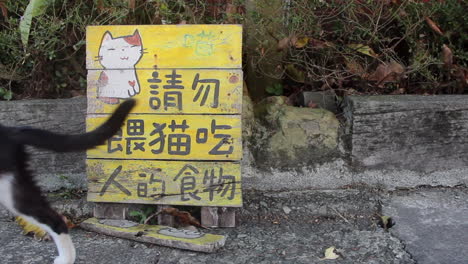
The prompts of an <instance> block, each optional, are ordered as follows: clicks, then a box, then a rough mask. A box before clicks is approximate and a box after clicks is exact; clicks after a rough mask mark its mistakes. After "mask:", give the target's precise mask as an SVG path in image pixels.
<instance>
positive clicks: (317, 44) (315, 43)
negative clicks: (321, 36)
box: [309, 39, 333, 49]
mask: <svg viewBox="0 0 468 264" xmlns="http://www.w3.org/2000/svg"><path fill="white" fill-rule="evenodd" d="M309 44H310V46H311V47H312V48H314V49H323V48H327V47H332V46H333V44H332V43H330V42H325V41H321V40H318V39H310V40H309Z"/></svg>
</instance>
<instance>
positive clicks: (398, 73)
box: [368, 61, 405, 86]
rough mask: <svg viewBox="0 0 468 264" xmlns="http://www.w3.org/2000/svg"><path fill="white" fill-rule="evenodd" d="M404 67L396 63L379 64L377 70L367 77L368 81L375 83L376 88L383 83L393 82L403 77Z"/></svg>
mask: <svg viewBox="0 0 468 264" xmlns="http://www.w3.org/2000/svg"><path fill="white" fill-rule="evenodd" d="M404 72H405V67H403V65H401V64H399V63H398V62H395V61H392V62H390V63H381V64H380V65H379V66H377V69H376V70H375V71H374V72H373V73H372V74H370V75H369V78H368V80H370V81H376V82H377V85H378V86H382V85H383V83H385V82H395V81H398V80H400V79H401V78H402V77H403V74H404Z"/></svg>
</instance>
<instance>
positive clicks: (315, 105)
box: [307, 101, 318, 108]
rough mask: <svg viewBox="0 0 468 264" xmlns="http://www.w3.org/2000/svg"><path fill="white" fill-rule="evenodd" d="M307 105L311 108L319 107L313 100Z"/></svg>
mask: <svg viewBox="0 0 468 264" xmlns="http://www.w3.org/2000/svg"><path fill="white" fill-rule="evenodd" d="M307 107H309V108H318V104H316V103H314V102H313V101H310V102H309V103H308V104H307Z"/></svg>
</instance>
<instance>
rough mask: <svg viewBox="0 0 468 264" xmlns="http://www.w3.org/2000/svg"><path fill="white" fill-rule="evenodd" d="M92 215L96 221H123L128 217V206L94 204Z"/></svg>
mask: <svg viewBox="0 0 468 264" xmlns="http://www.w3.org/2000/svg"><path fill="white" fill-rule="evenodd" d="M93 215H94V217H95V218H98V219H119V220H124V219H126V217H127V215H128V206H127V205H125V204H115V203H114V204H112V203H95V204H94V210H93Z"/></svg>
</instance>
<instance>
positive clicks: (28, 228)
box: [15, 216, 50, 241]
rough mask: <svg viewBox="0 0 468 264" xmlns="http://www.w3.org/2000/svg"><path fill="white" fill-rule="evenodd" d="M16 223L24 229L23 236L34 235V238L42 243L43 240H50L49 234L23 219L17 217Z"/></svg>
mask: <svg viewBox="0 0 468 264" xmlns="http://www.w3.org/2000/svg"><path fill="white" fill-rule="evenodd" d="M15 222H16V223H18V225H19V226H20V227H21V229H23V235H25V236H27V235H29V234H32V235H33V236H34V238H35V239H37V240H39V241H41V240H44V241H47V240H50V236H49V234H47V232H46V231H45V230H44V229H42V228H40V227H39V226H37V225H34V224H31V223H30V222H28V221H27V220H26V219H24V218H23V217H21V216H17V217H16V218H15Z"/></svg>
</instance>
